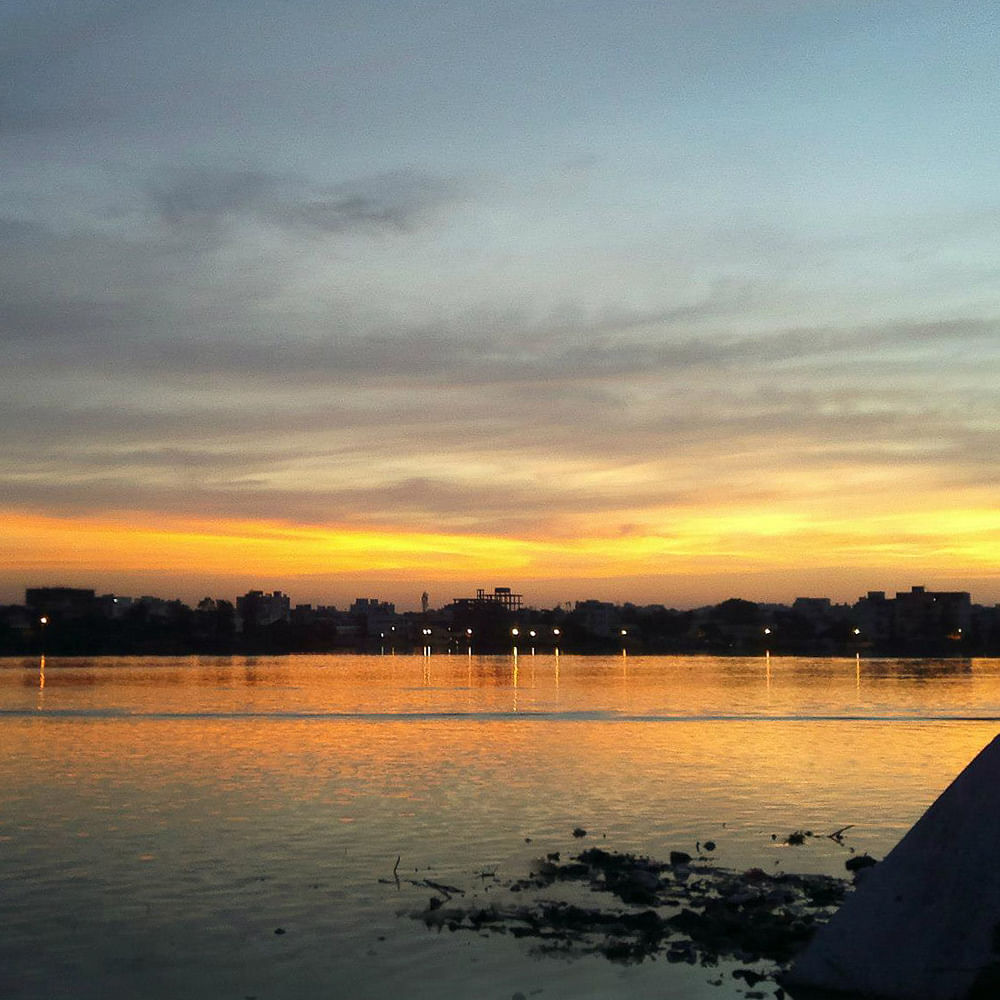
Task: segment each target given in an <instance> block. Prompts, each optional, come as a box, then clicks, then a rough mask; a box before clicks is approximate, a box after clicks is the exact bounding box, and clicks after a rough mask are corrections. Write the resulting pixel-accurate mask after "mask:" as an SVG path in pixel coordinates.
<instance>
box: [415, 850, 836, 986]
mask: <svg viewBox="0 0 1000 1000" xmlns="http://www.w3.org/2000/svg"><path fill="white" fill-rule="evenodd" d="M706 847H707V844H706ZM713 847H714V845H713ZM424 884H427V883H426V882H425V883H424ZM567 884H576V885H577V886H579V887H582V888H584V889H589V890H590V891H592V892H595V893H600V894H603V895H605V896H610V897H613V899H612V901H610V902H608V903H604V904H602V905H597V906H584V905H579V903H577V902H570V901H567V900H564V899H563V900H560V899H553V898H548V897H549V896H550V895H555V894H556V892H555V890H556V889H558V888H559V887H560V886H564V885H567ZM498 885H499V887H500V888H506V889H507V890H509V891H510V892H511V893H514V894H517V895H518V898H517V899H516V900H511V901H510V902H509V903H505V902H502V901H500V900H498V899H496V898H494V899H493V900H492V901H491V902H490V903H489V904H486V905H484V904H482V903H480V902H477V901H475V900H470V901H469V903H467V904H464V905H461V906H458V905H451V900H450V899H447V900H444V901H442V900H441V899H440V898H438V897H433V898H432V899H431V901H430V903H429V904H428V905H427V906H426V907H424V908H423V909H420V910H417V911H412V912H408V913H407V915H408V916H411V917H413V918H415V919H418V920H421V921H423V922H424V923H425V924H426V925H427V926H428V927H430V928H435V929H437V930H439V931H440V930H443V929H447V930H449V931H455V932H460V931H473V932H476V933H478V934H489V933H493V934H509V935H511V936H513V937H516V938H527V939H532V942H533V943H532V951H534V952H535V953H538V954H560V955H586V954H600V955H603V956H604V957H605V958H607V959H608V960H609V961H612V962H621V963H637V962H643V961H645V960H646V959H655V958H656V957H660V956H662V957H664V958H666V960H667V961H668V962H672V963H686V964H688V965H701V966H703V967H714V966H716V965H718V964H719V962H720V961H721V960H729V961H735V962H737V963H739V964H740V966H741V968H739V969H737V970H736V972H734V973H733V975H734V976H736V978H737V979H742V980H743V981H744V982H745V983H746V985H747V986H748V987H753V986H755V985H756V984H757V983H759V982H761V981H763V980H765V979H767V980H771V981H772V982H775V981H776V976H778V975H779V974H780V973H781V972H782V971H783V970H784V969H785V968H786V967H787V966H788V964H789V963H790V962H791V961H792V960H793V959H794V958H795V956H796V955H798V954H799V952H800V951H802V949H803V948H804V947H805V945H806V944H807V943H808V942H809V940H810V939H811V938H812V936H813V934H814V933H815V931H816V929H817V928H818V927H819V926H820V925H822V924H824V923H825V922H826V921H827V920H828V919H829V918H830V916H831V914H832V912H833V910H834V909H835V908H836V907H837V906H839V905H840V903H841V902H842V901H843V899H844V897H845V895H846V894H847V892H848V890H849V888H850V885H851V883H850V881H849V880H848V879H841V878H835V877H833V876H829V875H791V874H785V873H775V874H768V873H766V872H764V871H763V870H762V869H760V868H751V869H748V870H746V871H743V872H737V871H732V870H729V869H725V868H721V867H718V866H715V865H710V864H706V863H703V862H701V861H694V860H693V859H692V858H691V856H690V855H689V854H687V853H686V852H684V851H672V852H671V853H670V861H669V862H668V863H664V862H661V861H656V860H653V859H651V858H647V857H642V856H638V855H634V854H627V853H618V852H615V851H606V850H602V849H601V848H598V847H592V848H588V849H587V850H584V851H581V852H580V853H579V854H578V855H576V856H575V857H572V858H570V859H569V860H568V861H566V862H561V861H560V854H559V852H552V853H550V854H548V855H547V856H546V857H544V858H539V859H538V860H537V861H535V862H534V863H533V865H532V866H531V870H530V872H529V874H528V876H527V877H525V878H522V879H517V880H513V881H510V882H500V883H498ZM449 890H450V892H451V893H453V894H457V892H459V891H460V890H456V889H455V888H454V887H449ZM757 963H763V964H764V965H765V966H766V967H765V968H757V969H750V968H743V966H747V965H753V964H757ZM720 982H721V980H720Z"/></svg>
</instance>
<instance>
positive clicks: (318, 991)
mask: <svg viewBox="0 0 1000 1000" xmlns="http://www.w3.org/2000/svg"><path fill="white" fill-rule="evenodd" d="M998 721H1000V660H992V659H991V660H985V659H983V660H937V661H931V660H860V661H857V660H854V659H806V658H776V657H775V658H770V659H766V658H709V657H636V656H631V657H623V656H613V657H574V656H570V655H562V656H558V657H556V656H551V655H545V656H528V655H521V656H519V657H518V658H517V659H516V660H514V659H513V658H512V657H510V656H495V657H485V656H484V657H477V656H463V655H452V656H448V655H433V656H428V657H424V656H390V655H386V656H354V655H350V656H286V657H273V658H270V657H260V658H236V657H234V658H204V657H186V658H140V657H133V658H119V657H108V658H92V659H72V658H65V659H63V658H48V659H46V660H44V662H40V661H39V659H37V658H35V659H24V658H16V659H10V658H8V659H0V789H2V803H3V805H2V812H0V927H2V929H3V930H2V933H0V996H3V997H5V998H9V1000H26V998H46V1000H58V998H74V1000H77V998H79V1000H89V998H95V1000H96V998H102V1000H103V998H106V997H108V996H122V997H128V998H132V997H135V998H143V1000H160V998H163V1000H166V998H170V1000H176V998H178V997H184V998H185V1000H201V998H206V1000H207V998H212V1000H221V998H233V1000H247V998H256V1000H298V998H313V997H330V998H341V997H343V998H359V1000H381V998H390V997H392V998H397V997H407V998H416V1000H424V998H426V1000H430V998H434V1000H442V998H444V1000H450V998H464V997H470V998H496V1000H510V998H511V997H513V996H514V995H515V994H517V993H521V994H523V996H524V997H526V998H530V997H538V998H540V1000H563V998H567V1000H568V998H581V997H594V998H596V997H601V998H617V997H621V998H625V997H628V998H630V1000H631V998H654V997H655V998H657V1000H663V998H665V997H682V998H687V997H691V998H695V1000H701V998H716V1000H729V998H731V997H743V996H744V994H745V992H746V986H745V984H743V983H740V982H737V981H735V980H733V979H732V978H731V976H730V975H729V973H730V971H731V969H730V967H728V966H726V965H723V966H721V967H720V968H719V969H714V970H708V969H703V968H701V967H700V966H688V965H684V964H678V965H673V964H668V963H667V962H664V961H662V960H660V961H655V962H654V961H646V962H643V963H641V964H633V965H621V964H616V963H613V962H609V961H607V960H606V959H604V958H603V957H598V956H592V955H591V956H584V957H579V958H567V957H559V958H554V957H539V956H538V955H536V954H535V953H534V951H533V950H532V946H531V943H530V941H528V940H522V939H516V938H515V937H513V936H511V935H499V936H498V935H492V936H480V935H478V934H476V933H467V932H456V933H449V932H448V931H447V930H444V931H441V932H436V931H433V930H429V929H428V928H427V927H425V926H424V924H423V923H422V922H420V921H419V920H414V919H411V918H410V917H408V916H406V915H405V914H406V913H407V912H409V911H413V910H418V909H420V908H422V907H424V906H426V904H427V901H428V897H429V896H430V895H432V894H433V893H432V891H431V890H430V889H429V888H427V887H426V886H425V885H415V884H413V883H420V882H423V881H424V880H431V881H433V882H435V883H440V884H445V885H450V886H455V887H461V888H463V889H465V890H466V893H467V896H466V897H465V898H472V897H473V896H475V895H476V894H478V895H479V896H482V897H486V895H487V893H489V892H490V891H491V890H492V892H493V894H494V897H493V898H498V897H499V895H500V894H502V893H503V892H505V891H506V890H504V889H503V883H504V882H509V881H510V880H513V879H518V878H521V877H523V876H524V875H526V874H527V872H528V870H529V868H530V866H531V864H532V861H533V860H534V859H536V858H538V857H540V856H541V855H544V854H546V853H549V852H554V851H559V852H561V854H562V856H563V857H564V858H568V857H569V856H570V855H571V854H573V853H575V852H576V851H578V850H580V849H581V848H583V847H586V846H601V847H603V848H604V849H606V850H617V851H632V852H638V853H642V854H648V855H651V856H654V857H657V858H663V859H665V858H666V857H667V856H668V855H669V852H670V851H671V850H684V851H688V852H691V853H695V846H696V845H697V844H698V843H699V842H700V843H704V842H705V841H706V840H711V841H714V842H715V844H716V848H715V851H714V854H713V858H714V861H715V863H717V864H719V865H724V866H726V867H731V868H733V869H737V870H743V869H745V868H748V867H751V866H755V867H760V868H763V869H765V870H767V871H788V872H802V873H829V874H836V875H840V876H843V875H844V874H845V872H844V861H845V860H846V859H847V858H848V857H850V852H851V851H853V852H855V853H862V852H866V851H867V852H869V853H871V854H872V855H874V856H876V857H881V856H883V855H884V854H885V853H886V852H887V851H888V850H889V849H890V848H891V847H892V846H893V845H894V844H895V843H896V841H897V840H898V839H899V837H900V836H901V835H902V834H903V833H904V832H905V831H906V830H907V829H908V828H909V826H910V825H911V824H912V823H913V822H914V821H915V820H916V819H917V818H918V816H919V815H920V814H921V813H922V812H923V810H924V809H925V808H926V807H927V805H929V804H930V802H931V801H932V800H933V799H934V798H935V796H936V795H937V794H938V793H939V792H940V791H941V790H942V789H943V788H944V787H945V786H946V785H947V784H948V783H949V781H950V780H951V779H952V778H953V777H954V776H955V775H956V774H957V773H958V772H959V771H960V770H961V769H962V767H964V765H965V764H966V763H967V762H968V761H969V760H970V759H971V758H972V757H973V756H974V755H975V753H976V752H977V751H978V750H979V749H980V748H981V747H982V746H984V745H985V744H986V743H987V742H989V740H990V739H992V737H993V736H995V735H996V733H997V730H998ZM848 825H850V827H851V828H850V829H849V830H848V831H847V832H846V833H845V835H844V843H843V844H838V843H837V842H836V841H834V840H831V839H829V838H828V837H827V836H825V835H826V834H828V833H830V832H832V831H835V830H837V829H840V828H842V827H845V826H848ZM576 828H581V829H584V830H586V831H587V835H586V837H574V836H573V831H574V829H576ZM799 830H803V831H810V832H814V833H815V834H816V836H814V837H810V838H807V839H806V841H805V843H803V844H802V845H798V846H789V845H788V844H787V843H786V842H785V841H786V838H787V836H788V834H789V833H790V832H793V831H799ZM397 859H399V860H398V867H397ZM394 869H395V872H394ZM394 875H395V876H399V882H398V885H397V881H396V878H395V877H394ZM401 913H402V914H403V915H402V916H401V915H399V914H401ZM276 931H281V932H282V933H275V932H276ZM733 967H735V966H733ZM719 979H722V985H713V984H712V983H713V982H716V981H718V980H719ZM764 986H765V987H766V986H767V984H764ZM768 995H770V990H769V991H768Z"/></svg>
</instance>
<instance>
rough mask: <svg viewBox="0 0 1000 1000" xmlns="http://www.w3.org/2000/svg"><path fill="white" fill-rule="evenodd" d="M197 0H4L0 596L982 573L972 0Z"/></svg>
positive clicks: (991, 255)
mask: <svg viewBox="0 0 1000 1000" xmlns="http://www.w3.org/2000/svg"><path fill="white" fill-rule="evenodd" d="M189 6H190V5H189V4H186V3H182V4H180V5H179V6H178V5H174V4H172V5H166V6H164V5H159V6H154V7H152V8H150V9H148V10H146V9H145V8H140V7H135V6H134V5H125V6H124V7H122V6H121V5H116V4H105V3H101V2H96V3H86V4H83V5H79V4H70V3H66V2H65V0H55V2H54V3H52V4H46V5H42V6H37V5H31V4H26V3H14V4H13V5H8V8H7V9H5V12H4V14H3V15H0V18H2V24H3V28H4V29H5V30H4V37H5V38H7V39H9V40H10V42H9V45H10V53H9V56H11V58H9V59H8V60H7V61H8V63H9V65H10V67H11V76H10V82H9V88H8V89H9V95H8V97H7V98H5V100H8V101H9V106H7V105H5V115H4V125H3V129H4V132H3V138H4V141H3V143H0V178H2V180H0V303H2V305H0V370H2V372H3V375H2V378H3V380H4V386H3V388H4V392H3V393H2V395H0V421H2V425H3V427H4V435H3V444H2V446H0V485H2V489H0V497H2V501H0V502H2V503H3V505H4V510H3V511H2V512H0V513H2V514H3V516H4V517H5V523H4V531H3V537H2V542H3V544H4V556H5V558H4V559H3V560H2V565H0V600H5V601H11V602H13V601H19V600H21V599H22V598H23V591H24V588H25V587H26V586H29V585H37V584H41V583H47V584H53V585H59V584H76V585H78V586H85V587H86V586H91V585H92V586H94V587H97V588H98V589H101V590H106V591H109V592H110V591H114V592H118V593H127V592H134V591H136V590H138V589H140V588H145V589H147V590H148V589H155V591H156V592H157V593H159V594H165V595H166V596H173V595H176V596H180V597H182V598H185V599H193V598H196V597H199V596H202V593H203V591H204V590H205V589H206V588H208V589H212V590H213V593H215V592H217V596H226V597H230V598H231V597H232V596H234V594H233V587H258V586H259V587H270V588H279V587H280V588H283V589H286V590H288V591H289V592H291V593H292V596H293V597H294V598H301V599H302V600H303V601H322V602H327V601H328V602H331V603H333V602H335V603H339V604H343V603H344V602H349V601H350V600H351V599H353V597H354V596H356V594H357V593H363V592H369V593H372V594H375V593H378V594H380V595H381V596H383V597H385V598H388V599H393V600H395V601H397V602H399V604H400V606H401V608H412V607H413V606H414V601H415V600H417V599H418V595H419V594H420V593H421V592H422V591H423V590H425V589H429V590H431V591H432V592H433V593H434V594H435V596H437V595H439V594H440V595H442V596H451V595H450V593H449V592H450V591H451V590H452V589H453V588H454V587H463V588H464V587H467V586H476V585H478V586H484V585H485V586H490V585H493V584H500V583H502V584H504V585H510V586H512V587H514V588H515V589H517V590H518V591H522V592H523V593H524V594H525V599H526V600H527V601H529V602H531V603H535V604H546V603H549V602H552V601H554V600H558V601H561V602H564V601H566V600H567V599H574V598H579V599H582V598H586V597H599V598H602V599H608V600H618V601H622V600H637V601H652V602H662V603H666V604H669V605H673V606H690V605H691V604H693V603H697V602H705V601H710V600H720V599H724V598H725V597H727V596H730V595H733V594H738V595H741V596H746V597H748V598H755V599H760V600H764V599H771V600H790V599H792V598H794V597H795V596H796V595H798V594H810V593H812V594H817V593H818V594H828V595H829V596H831V597H835V598H838V599H842V600H845V599H846V600H851V599H854V598H855V597H856V596H857V595H858V594H859V593H863V592H865V591H866V590H868V589H887V590H891V589H893V588H895V587H908V586H910V585H911V584H927V585H928V586H932V587H933V586H940V587H948V588H958V589H968V590H972V591H974V594H975V597H976V598H977V599H978V600H981V601H986V602H990V601H1000V572H998V566H1000V543H998V542H997V540H996V539H997V537H998V532H997V527H998V518H997V514H996V511H997V510H998V509H1000V503H998V495H997V475H996V459H995V456H996V455H997V454H998V453H1000V390H998V386H1000V325H998V323H1000V308H998V305H997V297H996V287H997V280H996V270H997V268H996V253H997V251H996V248H997V246H1000V208H998V204H997V195H996V148H997V145H998V142H1000V131H998V127H997V126H998V119H997V116H996V96H997V93H998V87H1000V78H998V71H997V62H996V59H995V53H994V52H993V50H992V47H991V46H990V40H991V39H992V38H994V37H995V28H996V24H995V9H994V8H993V7H991V6H990V5H986V4H979V3H972V4H963V5H961V9H959V8H957V7H954V6H946V5H940V4H927V3H917V4H898V3H879V4H862V3H845V4H833V5H831V4H819V3H813V4H809V3H803V4H792V3H729V2H723V3H721V4H711V5H704V4H696V3H669V4H652V3H647V4H637V5H636V4H631V5H626V9H620V8H619V7H618V6H617V5H604V6H602V5H600V4H591V3H583V4H579V5H569V7H565V6H564V5H551V4H541V5H537V4H521V3H511V4H508V3H501V4H500V5H499V7H498V8H497V9H496V10H493V11H492V12H491V13H489V14H487V13H485V12H479V13H476V12H473V13H470V12H469V10H468V9H467V6H466V5H462V4H456V3H454V2H445V3H442V4H436V5H433V6H432V7H430V8H428V6H427V5H426V4H414V3H412V2H409V0H403V2H401V3H395V4H392V5H389V6H385V5H370V4H355V3H338V4H334V5H331V6H329V7H328V8H327V7H324V6H323V5H318V4H312V3H292V4H289V5H284V6H282V7H281V8H280V12H279V9H278V8H277V7H275V5H274V4H273V3H271V2H270V0H249V2H248V3H247V4H245V5H244V6H243V7H241V10H240V16H239V17H238V18H230V17H229V16H228V15H227V14H226V10H227V9H228V8H227V7H226V5H223V7H220V8H218V10H216V9H214V8H213V10H212V11H208V10H203V9H202V8H198V11H197V14H196V15H192V16H195V17H196V20H197V23H198V30H197V31H196V32H192V30H191V28H190V24H191V23H192V22H191V21H190V19H189V18H188V16H187V8H188V7H189ZM195 6H197V5H195ZM224 8H225V9H224ZM192 10H193V8H192ZM438 584H440V586H437V585H438Z"/></svg>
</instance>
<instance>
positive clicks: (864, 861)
mask: <svg viewBox="0 0 1000 1000" xmlns="http://www.w3.org/2000/svg"><path fill="white" fill-rule="evenodd" d="M877 864H878V861H876V860H875V858H873V857H872V856H871V855H870V854H859V855H857V856H856V857H853V858H848V859H847V860H846V861H845V862H844V867H845V868H846V869H847V870H848V871H849V872H859V871H861V869H862V868H871V867H872V865H877Z"/></svg>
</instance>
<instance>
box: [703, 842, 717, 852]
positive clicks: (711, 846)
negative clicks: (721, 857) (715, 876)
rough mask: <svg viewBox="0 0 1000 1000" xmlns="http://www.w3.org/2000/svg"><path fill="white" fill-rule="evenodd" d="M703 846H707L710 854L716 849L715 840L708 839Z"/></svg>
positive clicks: (706, 848) (706, 849)
mask: <svg viewBox="0 0 1000 1000" xmlns="http://www.w3.org/2000/svg"><path fill="white" fill-rule="evenodd" d="M702 846H703V847H704V848H705V851H706V852H707V853H708V854H711V853H712V851H714V850H715V841H714V840H706V841H705V843H704V844H703V845H702Z"/></svg>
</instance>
